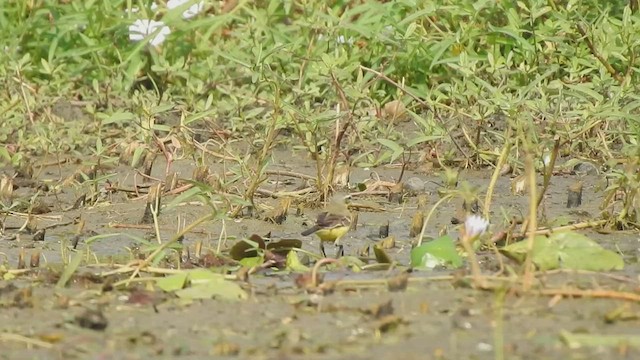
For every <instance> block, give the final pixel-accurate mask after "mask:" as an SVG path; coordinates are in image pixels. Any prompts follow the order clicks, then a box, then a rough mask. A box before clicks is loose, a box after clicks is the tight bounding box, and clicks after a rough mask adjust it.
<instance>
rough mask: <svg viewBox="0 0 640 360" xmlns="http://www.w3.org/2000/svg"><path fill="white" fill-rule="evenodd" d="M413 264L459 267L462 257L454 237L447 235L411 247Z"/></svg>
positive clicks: (429, 266) (415, 265) (414, 265)
mask: <svg viewBox="0 0 640 360" xmlns="http://www.w3.org/2000/svg"><path fill="white" fill-rule="evenodd" d="M411 266H412V267H417V268H428V269H433V268H434V267H436V266H450V267H452V268H458V267H460V266H462V258H461V257H460V255H459V254H458V250H457V249H456V246H455V244H454V239H453V238H452V237H451V236H449V235H445V236H441V237H439V238H437V239H435V240H431V241H428V242H425V243H423V244H422V245H420V246H418V247H415V248H413V249H411Z"/></svg>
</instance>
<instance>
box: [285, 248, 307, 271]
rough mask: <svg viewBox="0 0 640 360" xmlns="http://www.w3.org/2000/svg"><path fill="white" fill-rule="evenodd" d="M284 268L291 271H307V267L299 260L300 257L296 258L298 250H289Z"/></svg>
mask: <svg viewBox="0 0 640 360" xmlns="http://www.w3.org/2000/svg"><path fill="white" fill-rule="evenodd" d="M286 268H287V269H288V270H291V271H293V272H307V271H309V267H308V266H305V265H303V264H302V263H301V262H300V258H298V252H297V251H289V253H288V254H287V263H286Z"/></svg>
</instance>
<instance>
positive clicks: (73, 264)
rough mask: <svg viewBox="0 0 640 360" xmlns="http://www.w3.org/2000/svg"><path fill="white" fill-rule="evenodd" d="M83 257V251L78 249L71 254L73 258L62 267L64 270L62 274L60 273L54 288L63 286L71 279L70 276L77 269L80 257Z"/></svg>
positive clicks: (80, 260)
mask: <svg viewBox="0 0 640 360" xmlns="http://www.w3.org/2000/svg"><path fill="white" fill-rule="evenodd" d="M83 257H84V252H82V251H78V252H77V253H75V255H74V256H73V259H71V261H70V262H69V263H68V264H67V266H65V267H64V271H62V275H60V279H58V283H57V284H56V288H63V287H65V286H66V285H67V282H69V280H70V279H71V276H73V274H74V273H75V272H76V270H78V266H80V263H81V262H82V258H83Z"/></svg>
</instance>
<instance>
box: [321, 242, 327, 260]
mask: <svg viewBox="0 0 640 360" xmlns="http://www.w3.org/2000/svg"><path fill="white" fill-rule="evenodd" d="M320 253H321V254H322V257H327V253H325V252H324V243H323V242H322V241H320Z"/></svg>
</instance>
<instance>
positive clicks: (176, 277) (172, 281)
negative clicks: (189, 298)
mask: <svg viewBox="0 0 640 360" xmlns="http://www.w3.org/2000/svg"><path fill="white" fill-rule="evenodd" d="M186 282H187V272H181V273H178V274H173V275H170V276H166V277H163V278H159V279H158V280H157V281H156V284H157V285H158V287H159V288H160V289H162V290H164V291H166V292H172V291H176V290H180V289H182V288H183V287H184V285H185V284H186Z"/></svg>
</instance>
